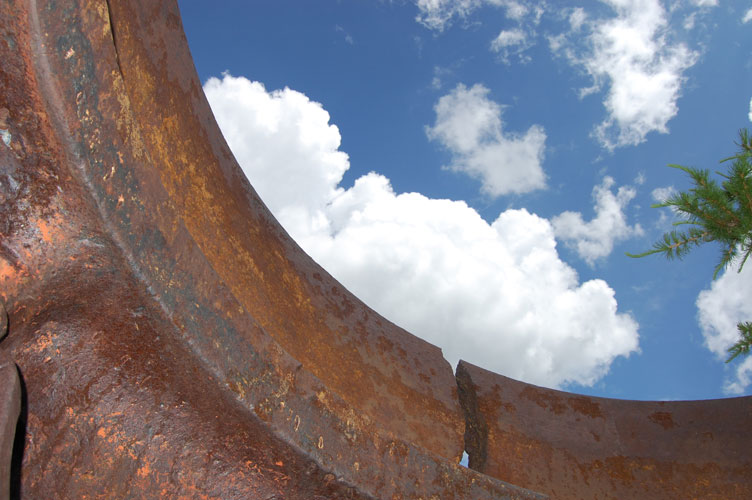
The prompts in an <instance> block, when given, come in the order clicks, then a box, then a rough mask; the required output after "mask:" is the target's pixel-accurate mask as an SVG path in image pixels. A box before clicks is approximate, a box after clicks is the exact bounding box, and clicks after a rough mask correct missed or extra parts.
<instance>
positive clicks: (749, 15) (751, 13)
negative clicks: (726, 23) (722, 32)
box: [742, 7, 752, 24]
mask: <svg viewBox="0 0 752 500" xmlns="http://www.w3.org/2000/svg"><path fill="white" fill-rule="evenodd" d="M750 21H752V7H751V8H750V9H749V10H748V11H747V12H745V13H744V16H743V17H742V23H744V24H747V23H748V22H750Z"/></svg>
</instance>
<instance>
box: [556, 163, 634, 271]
mask: <svg viewBox="0 0 752 500" xmlns="http://www.w3.org/2000/svg"><path fill="white" fill-rule="evenodd" d="M613 185H614V180H613V179H612V178H611V177H608V176H606V177H604V178H603V182H602V183H601V184H600V185H599V186H595V187H594V188H593V199H594V200H595V207H594V208H595V218H593V219H592V220H590V221H589V222H585V221H584V220H583V219H582V214H580V213H579V212H564V213H562V214H560V215H557V216H556V217H554V218H553V219H552V221H551V222H552V223H553V227H554V233H555V234H556V236H557V237H558V238H559V239H561V240H563V241H564V242H566V243H567V244H568V245H570V246H572V247H573V248H574V249H576V250H577V254H578V255H579V256H580V257H581V258H583V259H584V260H585V261H586V262H587V263H588V264H589V265H591V266H592V265H593V264H594V263H595V261H596V260H597V259H600V258H603V257H606V256H608V255H609V254H610V253H611V251H612V250H613V248H614V243H616V242H618V241H621V240H625V239H627V238H630V237H632V236H639V235H641V234H642V233H643V231H642V228H641V227H640V225H639V224H635V225H634V226H630V225H629V224H627V218H626V216H625V215H624V209H625V208H626V207H627V205H628V204H629V202H630V201H631V200H632V199H633V198H634V197H635V195H636V194H637V192H636V191H635V189H634V188H633V187H631V186H621V187H620V188H619V189H618V190H617V191H616V193H615V194H614V193H613V192H612V191H611V188H612V187H613Z"/></svg>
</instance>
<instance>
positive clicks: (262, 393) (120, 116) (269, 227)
mask: <svg viewBox="0 0 752 500" xmlns="http://www.w3.org/2000/svg"><path fill="white" fill-rule="evenodd" d="M0 20H1V21H2V22H1V23H0V31H1V32H2V37H0V57H2V61H3V62H2V65H1V66H0V136H1V137H2V143H0V295H1V296H2V300H3V302H4V303H5V306H6V308H7V311H8V318H9V319H10V325H11V328H10V333H9V335H8V337H7V338H6V339H5V340H3V342H2V343H0V355H2V356H4V359H7V360H8V363H9V364H6V365H4V366H6V367H8V369H9V370H10V371H8V372H7V373H11V372H12V373H13V374H15V375H16V381H18V376H17V375H18V373H19V372H20V375H21V380H23V385H20V384H19V385H18V389H19V390H20V389H21V387H23V388H24V389H23V390H24V394H23V401H24V406H23V408H22V409H21V410H20V413H21V419H20V420H18V422H19V427H18V432H16V436H20V439H19V441H20V444H19V443H18V442H17V443H16V446H15V448H14V450H15V451H14V457H13V460H12V461H11V465H12V468H13V470H12V471H11V478H12V479H11V485H10V488H11V491H12V494H13V495H14V496H17V497H20V498H71V499H73V498H76V499H78V498H118V499H120V498H206V499H209V498H211V499H234V498H237V499H241V498H262V499H267V500H270V499H281V498H291V499H316V498H318V499H322V498H395V499H396V498H424V499H429V498H477V499H484V498H488V499H490V498H520V499H523V498H524V499H529V498H543V495H539V494H537V493H534V492H533V491H529V490H525V489H522V488H519V487H516V486H512V485H510V484H508V483H505V482H503V481H501V480H499V479H498V478H502V479H505V478H504V477H502V476H503V474H500V473H497V471H496V469H493V470H491V468H489V466H488V464H491V463H493V460H495V459H496V457H499V456H502V455H499V454H500V453H501V454H503V453H505V451H504V448H503V447H504V446H506V444H505V443H500V444H499V448H498V449H497V448H494V446H496V444H495V443H492V442H491V440H490V438H488V436H490V435H491V431H492V430H493V429H495V427H494V425H496V424H495V423H494V422H492V421H490V420H489V421H488V422H489V423H487V424H485V425H486V429H487V430H486V431H484V432H486V434H482V433H481V434H477V433H476V434H477V436H476V437H477V438H478V439H480V440H481V441H483V439H485V441H483V442H484V443H486V445H487V450H486V451H485V452H484V453H485V455H484V457H486V458H484V460H483V461H481V462H479V461H478V460H479V458H478V457H480V455H478V454H476V453H475V450H476V449H477V447H475V445H472V444H469V445H468V450H469V451H471V465H472V466H473V467H476V468H479V470H481V471H484V472H488V474H481V473H479V472H476V471H473V470H470V469H466V468H464V467H461V466H459V465H458V464H457V462H458V460H459V458H460V456H461V454H462V451H463V449H464V448H465V447H466V445H465V440H466V436H468V435H470V434H472V432H473V429H474V427H473V426H474V425H475V421H476V420H477V418H476V417H477V415H478V414H479V413H478V411H477V409H476V410H473V407H472V405H473V404H475V405H476V406H478V407H481V406H482V405H483V404H484V401H485V399H484V397H485V395H484V394H485V393H484V392H483V391H482V390H477V389H476V388H475V386H474V385H473V383H476V381H475V379H474V378H473V379H472V380H471V381H470V382H468V380H465V379H463V378H462V377H460V382H461V383H460V389H459V390H458V386H457V381H456V379H455V377H454V375H453V373H452V370H451V367H450V366H449V364H448V363H447V362H446V361H445V360H444V358H443V357H442V355H441V351H440V350H439V349H438V348H436V347H435V346H432V345H430V344H428V343H426V342H424V341H422V340H420V339H418V338H416V337H414V336H412V335H410V334H409V333H407V332H405V331H403V330H401V329H400V328H398V327H396V326H395V325H393V324H391V323H390V322H389V321H387V320H385V319H383V318H382V317H380V316H379V315H378V314H376V313H375V312H373V311H372V310H370V309H369V308H367V307H366V306H365V305H364V304H362V303H361V302H360V301H359V300H358V299H356V298H355V297H354V296H352V294H350V293H349V292H348V291H347V290H345V289H344V288H343V287H342V286H341V285H340V284H339V283H337V282H336V281H335V280H334V279H332V277H331V276H329V275H328V274H327V273H326V272H325V271H324V270H323V269H321V268H320V267H319V266H318V265H316V264H315V263H314V262H313V261H312V260H311V259H310V258H309V257H308V256H307V255H305V253H304V252H302V251H301V249H300V248H299V247H298V246H297V245H296V244H295V243H294V242H293V241H292V240H291V239H290V238H289V236H288V235H287V234H286V233H285V232H284V230H283V229H282V228H281V227H280V225H279V224H278V223H277V222H276V220H275V219H274V218H273V217H272V216H271V214H270V213H269V211H268V210H267V209H266V207H265V206H264V205H263V203H262V202H261V201H260V199H259V198H258V196H257V195H256V193H255V192H254V190H253V188H252V187H251V186H250V184H248V181H247V180H246V179H245V178H244V176H243V174H242V172H241V170H240V168H239V167H238V166H237V164H236V162H235V160H234V158H233V156H232V154H231V152H230V151H229V149H228V147H227V145H226V143H225V141H224V139H223V138H222V136H221V133H220V132H219V129H218V128H217V126H216V123H215V121H214V118H213V116H212V114H211V110H210V109H209V106H208V104H207V102H206V99H205V97H204V95H203V91H202V88H201V84H200V82H199V80H198V78H197V76H196V72H195V69H194V67H193V63H192V59H191V56H190V53H189V51H188V46H187V43H186V40H185V36H184V34H183V30H182V25H181V21H180V16H179V12H178V9H177V5H176V4H175V2H174V1H157V0H133V1H110V2H107V1H95V0H79V1H75V0H68V1H52V0H49V1H42V0H36V1H35V0H27V1H21V0H16V1H6V2H1V3H0ZM11 360H12V361H11ZM13 363H15V365H14V364H13ZM16 365H17V367H18V368H17V369H16ZM3 370H5V369H4V368H0V376H2V377H4V375H3V374H5V373H6V371H3ZM2 380H6V378H3V379H2ZM8 380H10V379H8ZM463 384H464V385H463ZM468 384H469V385H468ZM522 385H523V386H526V385H525V384H522ZM9 387H11V386H9ZM13 387H15V386H13ZM530 387H532V386H530ZM531 390H532V389H531ZM11 392H12V391H11ZM471 394H472V397H470V396H469V395H471ZM0 395H1V394H0ZM13 398H16V399H13ZM473 398H474V399H473ZM11 399H12V400H14V401H16V400H17V401H19V404H20V401H21V398H20V395H19V394H16V395H15V396H12V398H11ZM582 399H583V400H587V401H589V400H590V398H582ZM471 400H472V401H475V402H474V403H472V402H471V403H468V401H471ZM747 401H748V400H747ZM734 404H735V403H734ZM745 404H748V403H745ZM624 405H626V406H629V405H630V403H627V402H624ZM716 405H717V406H714V407H713V408H714V410H713V411H717V413H718V414H719V415H720V416H719V417H717V420H712V423H713V425H715V424H718V425H727V424H728V425H731V426H732V427H730V429H731V430H732V431H740V428H739V427H738V426H739V425H741V424H740V423H739V421H738V418H737V417H738V415H737V413H735V412H736V411H737V410H736V406H733V404H732V403H726V402H719V403H717V404H716ZM703 407H704V404H703V403H697V408H698V409H697V410H693V411H694V412H695V413H692V412H690V413H689V414H688V416H687V418H693V415H696V416H697V417H696V418H699V419H703V418H705V417H704V416H705V415H706V414H707V412H706V411H705V410H701V408H703ZM747 407H748V406H747ZM5 408H6V407H3V408H0V414H1V415H0V416H2V417H3V418H5V417H8V418H7V419H6V420H3V422H5V421H8V422H10V423H9V424H7V425H6V426H5V427H2V426H0V431H2V432H5V431H7V430H8V429H11V430H12V429H13V427H14V425H15V421H16V419H17V416H18V414H19V410H17V409H15V407H12V406H7V408H8V409H7V410H6V409H5ZM531 415H532V413H531ZM727 417H728V418H727ZM487 418H491V417H490V416H489V417H487ZM535 418H536V419H538V420H536V421H540V422H541V424H540V425H542V426H543V427H541V429H544V428H545V426H554V427H555V426H557V425H558V424H557V422H558V421H559V420H560V419H559V415H558V414H556V412H553V411H548V413H546V412H544V413H543V414H541V415H538V416H536V417H535ZM682 418H683V417H682ZM474 419H476V420H474ZM466 421H467V422H469V423H470V426H469V427H468V432H467V433H466V430H465V427H466ZM682 422H684V420H682ZM744 425H746V426H747V427H748V422H747V423H745V424H744ZM733 426H736V427H733ZM557 428H558V429H559V430H560V432H562V433H564V435H565V436H566V435H567V434H566V433H567V432H569V431H568V430H567V429H568V427H567V426H565V425H559V426H558V427H557ZM536 429H537V428H536V427H531V428H530V429H527V430H526V431H529V432H531V433H533V434H535V432H536ZM632 429H633V432H634V434H633V435H629V436H620V439H623V440H627V441H628V440H630V439H636V440H639V439H640V436H641V432H642V431H641V427H640V426H639V425H634V426H633V427H632ZM476 430H477V429H476ZM541 432H543V431H542V430H541ZM8 435H11V436H12V434H7V432H6V433H5V434H3V436H6V438H7V436H8ZM649 435H650V436H651V439H654V438H655V436H661V435H662V434H649ZM478 436H480V437H478ZM484 436H485V437H484ZM666 436H669V434H666ZM670 436H672V437H666V438H665V439H673V436H674V434H670ZM715 436H719V438H718V441H717V444H718V446H719V448H718V449H719V450H723V449H725V448H727V447H726V446H725V445H726V444H727V443H726V442H725V441H723V440H729V439H731V437H730V436H731V434H730V433H718V434H715ZM701 438H702V436H698V437H697V439H701ZM687 439H689V438H687ZM738 440H741V442H745V443H748V442H749V440H748V439H747V438H746V435H744V433H742V436H740V437H739V438H738ZM745 440H746V441H745ZM4 442H5V441H3V443H4ZM478 442H480V441H478ZM468 443H470V440H468ZM656 444H659V443H656ZM620 446H621V445H620ZM734 449H736V448H734ZM4 450H7V447H5V448H4ZM546 453H548V452H546ZM602 453H603V454H604V455H608V454H609V453H613V454H618V453H619V450H618V449H617V448H616V445H614V447H613V448H609V447H608V446H604V448H603V451H602ZM724 457H725V458H724ZM534 458H535V460H532V459H531V460H530V461H529V464H530V465H529V466H530V469H529V470H530V474H531V475H533V476H534V475H535V474H534V472H535V471H536V470H544V468H545V464H546V463H548V464H549V466H551V467H554V468H558V467H567V466H568V464H569V462H566V461H564V460H563V459H561V458H559V456H558V455H556V454H552V453H548V454H547V455H545V456H543V455H541V456H538V457H534ZM722 458H723V459H722ZM546 460H549V461H553V462H546ZM670 460H673V461H674V462H672V463H678V462H679V461H680V460H681V457H680V456H675V457H673V458H671V459H670ZM712 460H713V464H714V466H715V467H717V469H718V470H719V471H726V470H728V469H729V468H730V467H731V468H733V467H747V468H749V461H750V457H749V453H742V454H741V455H739V454H737V455H734V456H731V455H723V452H719V454H716V455H714V458H713V459H712ZM5 464H8V461H7V460H5V461H4V462H0V466H4V465H5ZM521 467H522V466H521ZM557 470H558V469H557ZM0 472H2V468H1V467H0ZM494 475H495V476H496V478H494V477H492V476H494ZM625 477H626V476H625ZM666 477H667V476H665V475H664V474H662V472H661V471H660V470H657V472H656V473H655V474H653V475H651V474H650V472H649V471H648V472H645V473H644V474H642V475H640V476H637V477H636V479H635V481H638V480H639V481H647V482H651V481H652V482H657V481H669V482H670V481H674V477H673V476H671V477H668V479H665V478H666ZM684 477H685V476H681V477H679V476H676V480H677V481H679V480H681V481H683V478H684ZM703 477H705V478H706V479H704V480H707V481H709V482H710V486H709V488H708V489H707V491H711V490H712V489H713V486H714V485H716V484H719V485H725V484H727V483H728V479H726V478H725V477H726V476H724V479H723V482H722V483H716V482H715V481H716V479H715V478H714V477H712V476H710V475H707V476H703ZM734 477H735V476H734ZM512 480H513V482H514V481H516V480H517V476H515V477H514V478H512ZM582 481H583V479H582V476H580V475H577V474H570V475H564V476H561V477H559V476H556V479H555V482H556V484H557V485H560V487H561V488H563V489H566V490H567V491H570V490H571V491H581V492H583V494H584V493H586V492H589V491H590V490H588V489H587V488H585V487H584V486H581V484H582ZM625 481H627V482H629V478H627V479H626V480H625ZM549 483H550V482H536V481H528V482H526V483H525V484H524V486H526V487H528V488H530V489H531V490H536V491H552V492H553V493H554V496H556V494H557V491H558V490H551V489H550V488H549ZM672 484H673V483H672ZM557 487H559V486H557ZM672 487H673V488H674V489H673V491H675V492H676V496H675V497H672V498H684V496H683V494H684V493H685V492H687V491H690V490H689V489H686V488H685V487H684V486H683V484H680V483H678V482H677V483H676V484H675V485H674V486H672ZM603 488H604V489H602V490H599V491H606V488H607V486H603ZM739 488H740V489H737V490H734V491H739V492H747V493H748V492H749V489H744V488H748V486H740V487H739ZM691 491H694V490H691ZM703 491H706V490H703ZM718 491H721V490H718ZM723 491H731V490H723ZM604 494H605V493H604ZM583 498H584V497H583Z"/></svg>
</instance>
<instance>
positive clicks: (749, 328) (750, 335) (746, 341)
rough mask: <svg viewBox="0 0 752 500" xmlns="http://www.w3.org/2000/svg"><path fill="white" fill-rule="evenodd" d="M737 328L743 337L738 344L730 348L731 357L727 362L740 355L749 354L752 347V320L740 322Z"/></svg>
mask: <svg viewBox="0 0 752 500" xmlns="http://www.w3.org/2000/svg"><path fill="white" fill-rule="evenodd" d="M736 328H737V329H738V330H739V336H740V337H741V338H740V339H739V340H738V341H737V342H736V344H734V345H732V346H731V347H729V348H728V353H729V358H728V359H727V360H726V363H729V362H731V361H733V360H734V359H735V358H737V357H738V356H742V355H747V354H749V351H750V349H752V322H749V321H747V322H744V323H738V324H737V325H736Z"/></svg>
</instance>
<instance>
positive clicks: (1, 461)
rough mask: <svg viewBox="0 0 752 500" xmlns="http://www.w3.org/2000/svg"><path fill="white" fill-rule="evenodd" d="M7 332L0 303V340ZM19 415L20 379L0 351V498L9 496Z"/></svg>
mask: <svg viewBox="0 0 752 500" xmlns="http://www.w3.org/2000/svg"><path fill="white" fill-rule="evenodd" d="M7 333H8V315H7V313H6V312H5V306H4V305H3V304H2V303H0V340H2V339H3V337H5V335H6V334H7ZM20 415H21V381H20V380H19V378H18V370H17V369H16V365H15V363H13V361H12V360H11V359H10V357H9V356H8V354H7V353H5V352H0V500H7V499H8V498H9V496H10V474H11V458H12V453H13V443H14V441H15V436H16V423H17V422H18V418H19V416H20Z"/></svg>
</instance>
